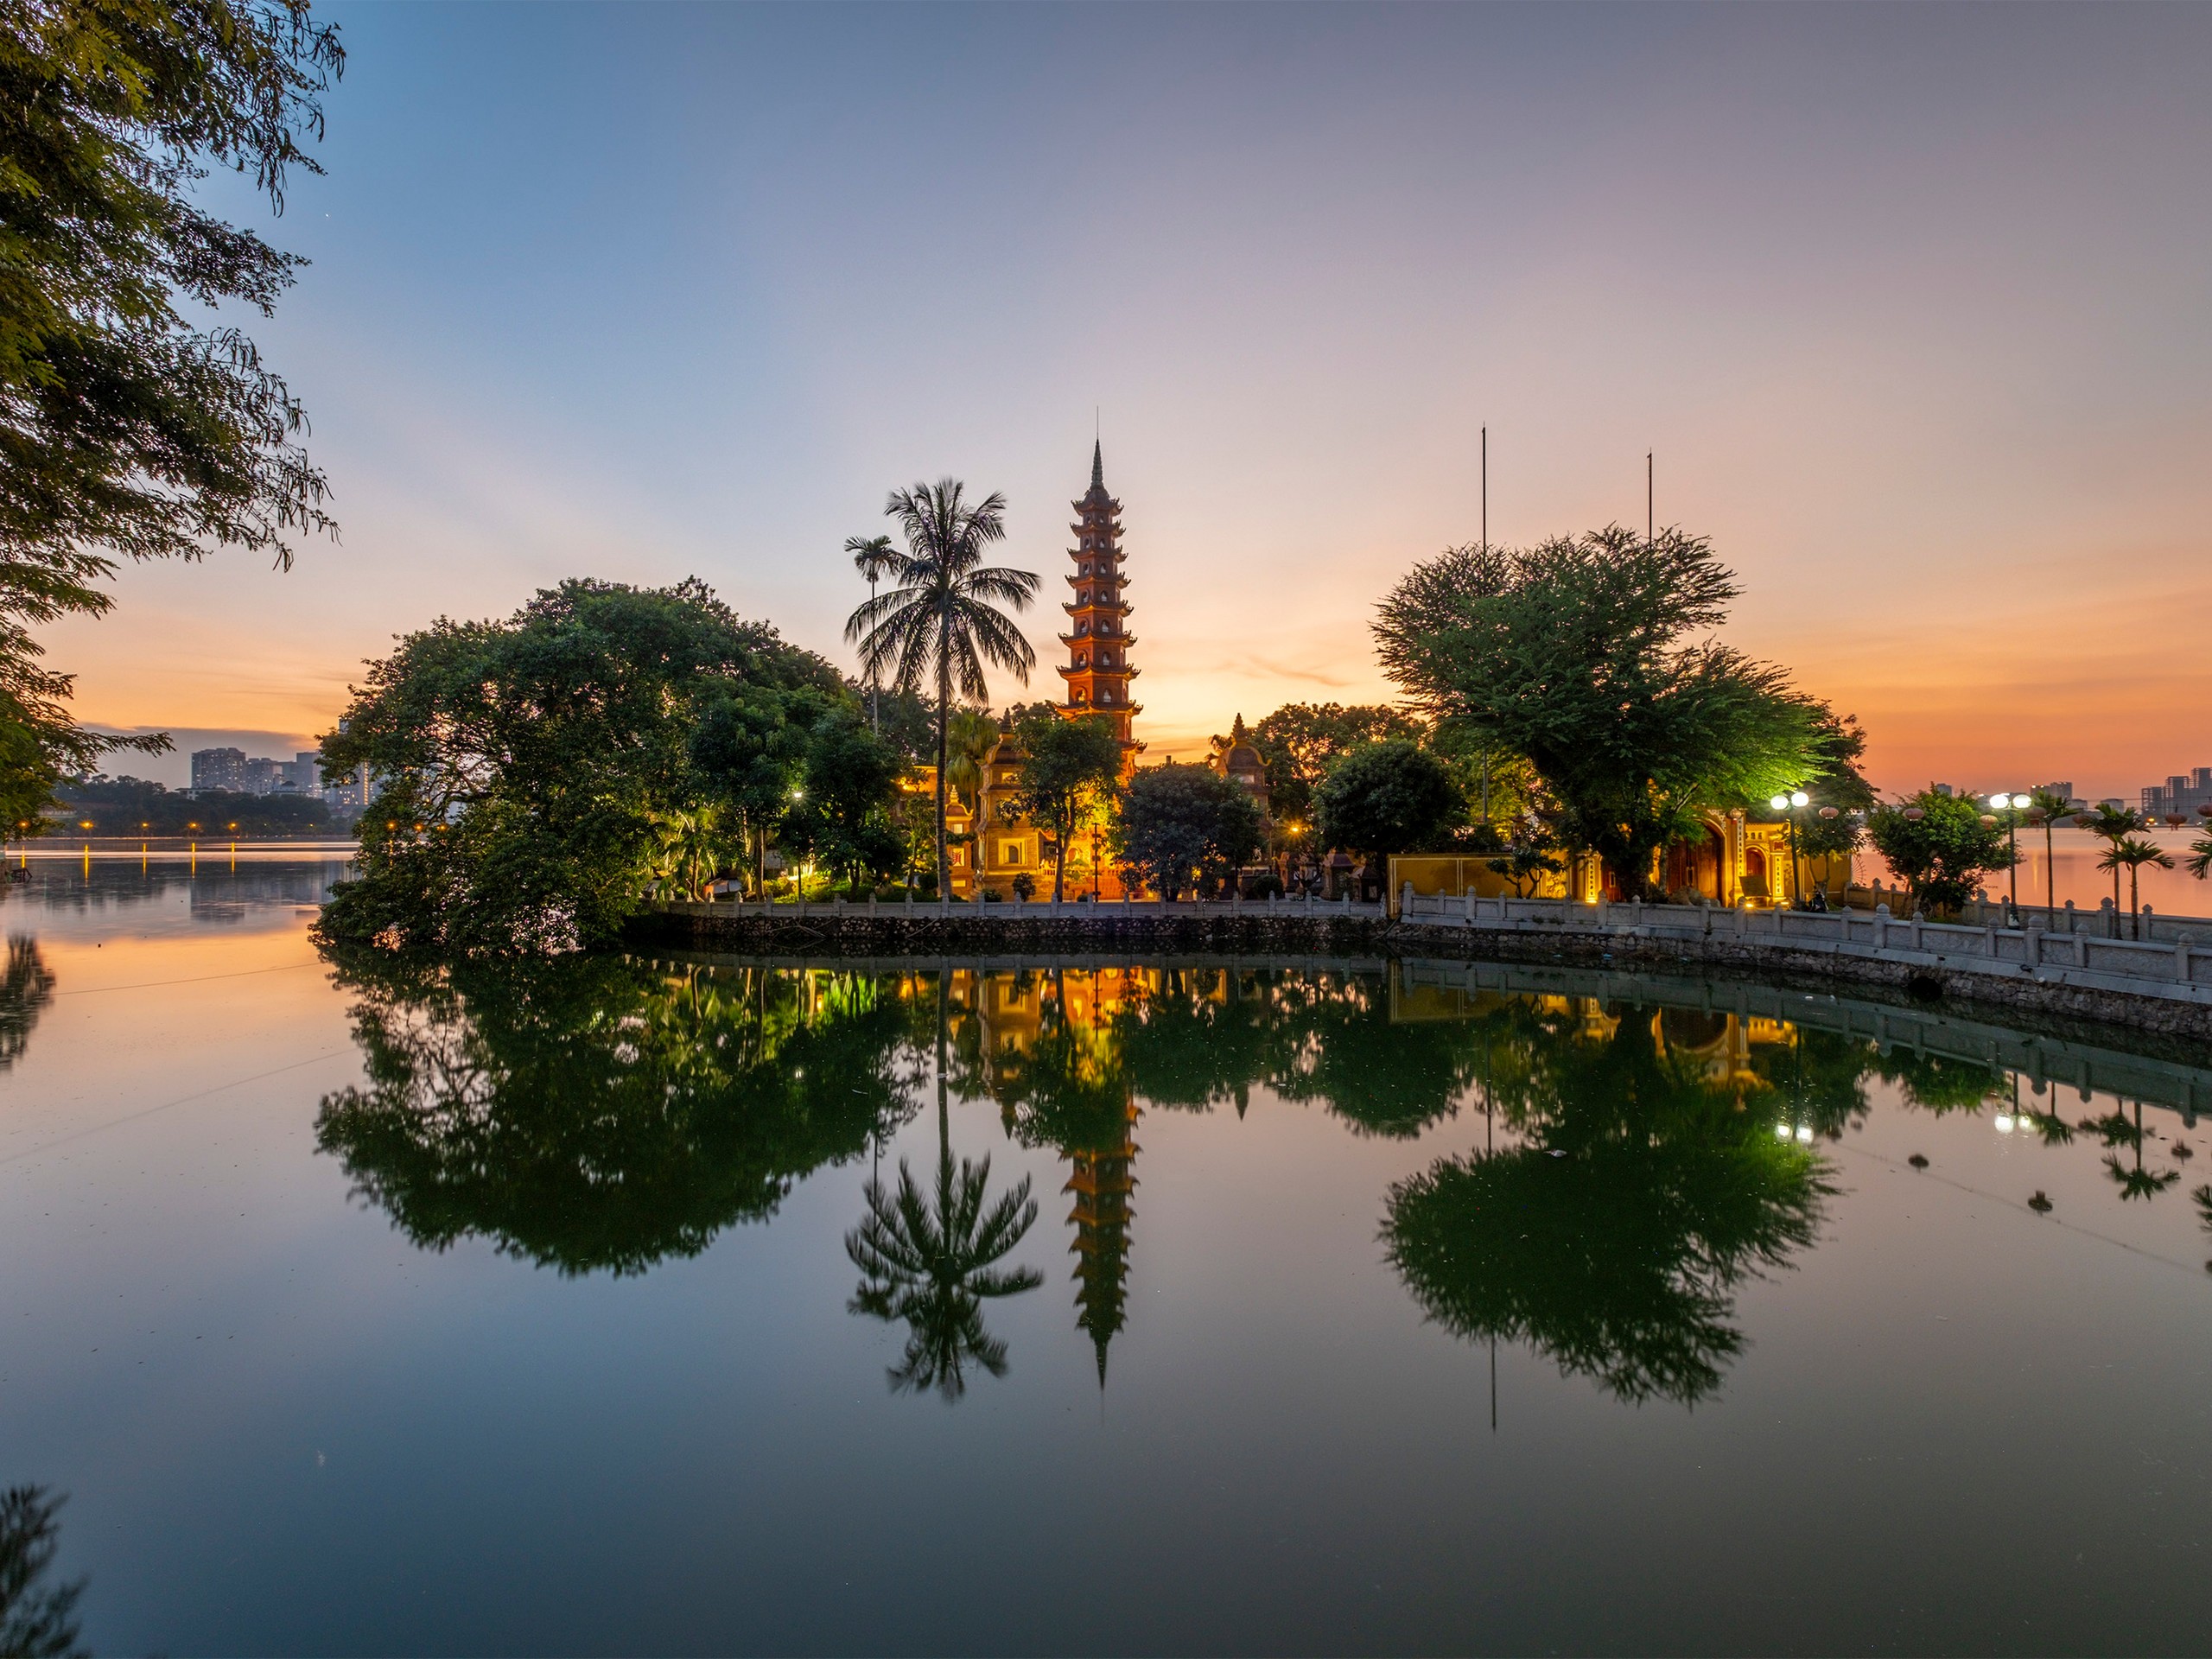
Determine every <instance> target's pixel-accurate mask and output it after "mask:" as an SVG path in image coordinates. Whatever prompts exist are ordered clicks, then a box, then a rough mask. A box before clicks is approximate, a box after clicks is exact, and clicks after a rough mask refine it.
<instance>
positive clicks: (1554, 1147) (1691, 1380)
mask: <svg viewBox="0 0 2212 1659" xmlns="http://www.w3.org/2000/svg"><path fill="white" fill-rule="evenodd" d="M1482 1023H1483V1024H1484V1026H1486V1027H1489V1028H1491V1037H1492V1049H1491V1052H1492V1055H1493V1057H1494V1059H1495V1061H1496V1063H1497V1067H1498V1075H1497V1078H1496V1080H1494V1081H1493V1082H1492V1084H1491V1097H1492V1100H1493V1102H1494V1104H1495V1109H1497V1112H1498V1114H1499V1116H1500V1118H1501V1121H1502V1122H1503V1124H1504V1125H1505V1127H1507V1128H1509V1129H1510V1131H1511V1132H1512V1133H1513V1135H1514V1137H1515V1144H1513V1145H1512V1146H1510V1147H1508V1148H1506V1149H1503V1150H1486V1151H1482V1152H1475V1153H1470V1154H1465V1155H1464V1156H1460V1157H1450V1158H1442V1159H1439V1160H1437V1161H1436V1162H1435V1163H1434V1164H1433V1165H1432V1166H1430V1167H1429V1168H1428V1169H1427V1170H1425V1171H1423V1172H1421V1173H1420V1174H1417V1175H1415V1176H1414V1177H1412V1178H1411V1179H1408V1180H1405V1181H1402V1182H1401V1183H1399V1184H1398V1185H1396V1186H1395V1187H1394V1188H1393V1189H1392V1191H1391V1193H1390V1198H1389V1211H1388V1215H1387V1217H1386V1219H1385V1221H1384V1224H1383V1241H1384V1246H1385V1249H1386V1250H1387V1252H1388V1254H1389V1259H1390V1261H1391V1262H1392V1264H1393V1265H1394V1266H1395V1267H1396V1268H1397V1269H1398V1272H1399V1274H1401V1276H1402V1278H1403V1279H1404V1281H1405V1283H1406V1286H1407V1288H1408V1289H1409V1290H1410V1291H1411V1292H1412V1293H1413V1294H1414V1299H1415V1300H1417V1301H1419V1302H1420V1303H1421V1306H1422V1307H1423V1309H1424V1310H1426V1311H1427V1313H1428V1314H1429V1316H1430V1317H1431V1318H1433V1319H1435V1320H1436V1321H1437V1322H1438V1323H1439V1324H1440V1325H1443V1326H1444V1327H1445V1328H1446V1329H1447V1330H1449V1331H1452V1332H1454V1333H1455V1334H1457V1335H1459V1336H1462V1337H1465V1338H1470V1339H1474V1338H1497V1337H1503V1338H1506V1339H1507V1340H1509V1341H1516V1342H1524V1341H1525V1342H1528V1343H1529V1344H1533V1345H1534V1346H1535V1347H1536V1348H1538V1349H1539V1350H1541V1351H1543V1352H1544V1353H1546V1354H1548V1355H1549V1356H1550V1357H1552V1358H1553V1359H1554V1360H1555V1361H1556V1362H1557V1363H1558V1364H1559V1366H1560V1369H1561V1370H1563V1371H1567V1372H1568V1373H1570V1374H1574V1375H1580V1376H1589V1377H1592V1378H1593V1379H1595V1380H1596V1381H1598V1382H1599V1383H1601V1384H1602V1385H1603V1386H1604V1387H1605V1388H1606V1389H1609V1390H1611V1392H1612V1393H1614V1394H1615V1395H1618V1396H1619V1397H1620V1398H1622V1399H1624V1400H1627V1401H1630V1402H1643V1401H1646V1400H1650V1399H1654V1398H1667V1399H1672V1400H1677V1401H1680V1402H1683V1403H1685V1404H1689V1403H1694V1402H1697V1401H1699V1400H1701V1399H1705V1398H1707V1397H1708V1396H1710V1395H1713V1394H1714V1393H1715V1392H1717V1391H1718V1389H1719V1386H1720V1381H1721V1376H1722V1373H1723V1368H1724V1367H1725V1365H1726V1363H1727V1362H1728V1361H1729V1360H1731V1359H1732V1358H1733V1357H1735V1356H1736V1355H1737V1354H1738V1352H1739V1351H1741V1350H1742V1348H1743V1345H1744V1338H1743V1335H1742V1333H1741V1332H1739V1331H1738V1330H1737V1329H1736V1328H1735V1327H1734V1326H1733V1325H1732V1324H1731V1323H1730V1322H1729V1317H1730V1314H1731V1313H1732V1292H1733V1291H1734V1290H1735V1288H1736V1287H1738V1285H1739V1284H1740V1283H1741V1282H1742V1281H1744V1280H1745V1278H1746V1277H1747V1276H1749V1275H1750V1274H1752V1273H1754V1272H1756V1271H1758V1269H1760V1268H1775V1267H1779V1266H1781V1265H1782V1264H1783V1262H1786V1261H1787V1260H1788V1258H1789V1255H1790V1254H1791V1253H1792V1252H1793V1251H1796V1250H1800V1249H1804V1248H1806V1247H1807V1246H1808V1245H1809V1244H1810V1243H1812V1242H1813V1239H1814V1236H1815V1232H1816V1231H1817V1230H1818V1226H1819V1223H1820V1218H1821V1198H1824V1197H1825V1196H1827V1195H1828V1194H1829V1193H1830V1192H1832V1191H1833V1189H1832V1188H1831V1187H1830V1186H1829V1185H1828V1184H1827V1180H1826V1179H1825V1174H1824V1170H1823V1166H1822V1164H1821V1160H1820V1158H1819V1156H1818V1154H1815V1152H1814V1151H1812V1150H1811V1149H1810V1147H1808V1146H1807V1145H1806V1144H1804V1143H1803V1142H1802V1141H1800V1140H1799V1138H1798V1126H1801V1125H1802V1127H1803V1128H1805V1129H1806V1130H1808V1131H1814V1132H1817V1131H1818V1130H1821V1129H1826V1130H1834V1128H1836V1127H1837V1124H1838V1122H1839V1120H1840V1117H1841V1116H1843V1115H1846V1114H1848V1113H1850V1112H1853V1111H1856V1110H1859V1109H1862V1108H1863V1102H1862V1101H1861V1100H1860V1098H1859V1095H1858V1093H1857V1089H1856V1084H1857V1077H1855V1075H1853V1073H1854V1068H1853V1066H1851V1065H1849V1064H1848V1062H1847V1057H1846V1056H1845V1054H1844V1053H1843V1052H1841V1049H1842V1046H1841V1045H1840V1044H1838V1043H1830V1044H1816V1045H1810V1047H1811V1048H1812V1049H1813V1051H1814V1052H1812V1053H1811V1054H1809V1055H1808V1053H1807V1052H1805V1051H1806V1048H1807V1047H1808V1045H1802V1044H1800V1043H1798V1042H1796V1041H1795V1040H1794V1033H1793V1034H1792V1035H1793V1040H1791V1041H1789V1043H1788V1044H1787V1045H1786V1046H1785V1048H1784V1050H1783V1052H1781V1053H1778V1054H1777V1053H1769V1054H1764V1055H1760V1056H1759V1057H1758V1060H1759V1061H1761V1062H1764V1065H1758V1064H1754V1063H1753V1056H1752V1055H1751V1052H1749V1051H1748V1048H1747V1046H1745V1045H1744V1044H1742V1043H1740V1042H1738V1040H1736V1039H1738V1036H1739V1035H1740V1034H1741V1033H1738V1032H1737V1031H1736V1030H1735V1029H1734V1021H1733V1016H1726V1017H1724V1018H1723V1019H1721V1020H1719V1021H1717V1022H1713V1023H1716V1024H1717V1025H1718V1027H1719V1028H1718V1029H1717V1030H1714V1031H1713V1032H1711V1033H1709V1034H1708V1033H1707V1032H1706V1031H1703V1030H1700V1029H1697V1028H1696V1027H1695V1026H1694V1024H1693V1023H1692V1022H1691V1021H1689V1020H1681V1019H1677V1020H1674V1021H1673V1022H1671V1023H1672V1026H1673V1029H1671V1030H1670V1029H1669V1026H1670V1021H1669V1019H1668V1017H1667V1016H1666V1015H1665V1014H1662V1012H1661V1011H1659V1010H1657V1009H1649V1008H1637V1007H1629V1008H1624V1009H1621V1010H1619V1011H1618V1012H1617V1013H1612V1014H1608V1013H1605V1012H1603V1011H1601V1010H1599V1009H1595V1008H1588V1007H1585V1008H1575V1007H1572V1006H1571V1005H1567V1004H1566V1003H1564V1002H1563V1001H1560V1000H1554V999H1544V1000H1540V1001H1529V1000H1514V1001H1506V1002H1503V1003H1502V1004H1500V1005H1497V1006H1495V1007H1491V1008H1489V1009H1487V1010H1485V1011H1484V1014H1483V1018H1482ZM1685 1026H1689V1027H1690V1029H1689V1030H1688V1031H1687V1032H1686V1031H1685V1030H1684V1029H1683V1027H1685ZM1773 1071H1780V1072H1782V1073H1783V1074H1785V1075H1784V1076H1783V1077H1775V1076H1772V1075H1768V1073H1770V1072H1773ZM1785 1087H1786V1088H1787V1089H1788V1090H1789V1091H1790V1092H1789V1095H1788V1096H1787V1103H1788V1105H1789V1108H1790V1110H1789V1112H1788V1114H1786V1115H1785V1116H1783V1118H1782V1119H1781V1120H1779V1122H1777V1119H1776V1117H1775V1116H1774V1115H1773V1114H1772V1113H1770V1112H1768V1111H1757V1112H1754V1111H1751V1110H1747V1109H1746V1108H1747V1105H1748V1104H1749V1103H1750V1102H1751V1099H1752V1098H1754V1097H1755V1096H1773V1095H1775V1094H1777V1093H1778V1092H1779V1091H1780V1090H1783V1088H1785ZM1793 1120H1794V1122H1793ZM1777 1128H1781V1129H1782V1130H1783V1134H1782V1135H1777V1133H1776V1129H1777ZM1807 1139H1808V1140H1809V1139H1810V1134H1809V1133H1808V1135H1807Z"/></svg>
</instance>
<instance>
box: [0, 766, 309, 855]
mask: <svg viewBox="0 0 2212 1659" xmlns="http://www.w3.org/2000/svg"><path fill="white" fill-rule="evenodd" d="M55 792H56V794H57V795H58V796H59V798H60V808H61V810H60V812H59V813H57V814H55V815H54V817H53V818H52V820H51V826H50V827H51V828H53V829H54V830H56V831H58V832H60V833H62V834H74V835H85V836H139V835H143V836H183V837H187V838H190V837H193V836H200V837H204V838H207V839H214V838H217V837H220V838H222V839H224V840H229V839H231V838H232V837H233V836H235V837H237V838H238V839H241V840H243V839H245V838H246V837H249V836H251V837H254V838H257V839H259V838H266V837H270V836H323V835H329V834H332V833H333V832H334V831H335V830H336V829H338V827H339V826H338V823H337V822H336V817H335V815H334V814H333V813H332V811H331V810H330V808H329V807H328V806H327V805H326V804H324V803H323V802H322V801H321V800H320V799H318V798H315V797H314V796H311V795H247V794H244V793H241V792H239V791H235V790H227V789H203V790H197V791H193V792H192V793H190V794H187V793H185V792H183V791H177V790H172V789H170V788H169V787H168V785H166V784H158V783H151V782H149V781H148V780H147V779H143V778H130V777H123V778H106V777H100V776H97V775H95V776H93V777H91V778H76V779H70V780H69V781H67V783H64V784H62V785H60V788H59V789H58V790H57V791H55ZM16 828H17V829H18V831H19V832H20V826H16Z"/></svg>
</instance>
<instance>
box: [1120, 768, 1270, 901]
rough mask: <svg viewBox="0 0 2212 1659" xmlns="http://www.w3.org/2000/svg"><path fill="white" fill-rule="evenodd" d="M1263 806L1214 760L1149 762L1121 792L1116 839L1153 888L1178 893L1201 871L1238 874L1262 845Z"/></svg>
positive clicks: (1165, 894) (1127, 863)
mask: <svg viewBox="0 0 2212 1659" xmlns="http://www.w3.org/2000/svg"><path fill="white" fill-rule="evenodd" d="M1261 827H1262V819H1261V817H1260V804H1259V803H1258V802H1257V801H1255V800H1254V799H1253V798H1252V797H1251V796H1250V795H1249V794H1247V793H1246V792H1245V790H1244V786H1243V785H1242V784H1240V783H1238V782H1237V781H1236V779H1233V778H1225V777H1224V776H1223V775H1222V774H1221V773H1219V772H1216V771H1215V770H1214V769H1213V768H1212V767H1211V766H1178V765H1176V764H1174V763H1173V762H1172V761H1171V762H1169V763H1168V764H1167V765H1166V766H1147V767H1146V768H1144V769H1143V770H1142V771H1141V772H1138V773H1137V775H1136V776H1135V778H1133V779H1130V780H1129V783H1128V787H1127V788H1125V789H1124V790H1123V791H1122V812H1121V817H1120V820H1119V821H1118V822H1117V823H1116V825H1115V831H1114V845H1115V850H1116V853H1117V854H1118V855H1119V856H1120V858H1121V860H1122V863H1123V864H1124V865H1125V866H1127V867H1128V868H1133V869H1135V870H1139V871H1141V872H1142V873H1143V875H1144V879H1145V880H1146V881H1147V884H1149V885H1150V886H1151V887H1152V888H1153V890H1154V892H1156V893H1159V894H1160V896H1161V897H1162V898H1166V899H1174V898H1176V897H1177V896H1179V894H1180V893H1182V891H1183V889H1184V888H1185V887H1188V886H1190V885H1191V882H1192V878H1193V877H1195V876H1199V875H1201V874H1205V875H1213V876H1217V877H1218V876H1219V875H1222V874H1234V873H1235V872H1236V871H1237V870H1239V869H1242V868H1243V866H1244V865H1246V864H1248V863H1249V862H1250V861H1251V860H1252V858H1253V856H1254V855H1255V854H1256V853H1257V852H1258V851H1259V849H1260V842H1261Z"/></svg>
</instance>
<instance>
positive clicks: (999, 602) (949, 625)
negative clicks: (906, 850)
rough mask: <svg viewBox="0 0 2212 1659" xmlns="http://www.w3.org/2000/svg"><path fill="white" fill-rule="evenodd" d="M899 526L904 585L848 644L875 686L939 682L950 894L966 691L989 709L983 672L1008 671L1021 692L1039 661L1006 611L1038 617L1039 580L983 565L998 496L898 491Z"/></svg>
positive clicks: (940, 779) (997, 528)
mask: <svg viewBox="0 0 2212 1659" xmlns="http://www.w3.org/2000/svg"><path fill="white" fill-rule="evenodd" d="M884 512H885V514H886V515H887V516H888V517H890V518H894V519H896V520H897V521H898V524H899V534H900V535H901V536H903V537H905V538H906V552H905V553H903V554H900V555H898V556H897V558H898V563H897V564H896V566H895V567H894V568H893V569H892V570H891V572H890V573H889V574H890V575H891V576H892V579H893V581H895V582H897V583H898V586H897V587H895V588H893V589H892V590H891V591H890V592H889V593H887V594H882V595H881V596H880V597H878V598H874V599H871V600H869V601H868V603H867V604H865V605H863V606H861V607H860V609H858V610H856V611H855V612H854V613H852V615H851V616H850V617H849V619H848V620H846V623H845V638H846V639H849V640H854V641H856V642H858V644H859V645H860V648H861V669H862V670H863V671H865V672H866V673H867V674H868V677H870V679H871V680H880V679H881V678H882V677H884V675H885V671H889V676H890V679H891V681H892V683H893V684H894V685H896V686H897V687H898V688H899V690H902V691H912V690H917V689H918V688H919V687H920V686H921V685H922V684H923V683H924V682H925V680H933V681H934V682H935V685H936V690H937V881H938V891H939V892H940V893H943V892H944V891H946V890H947V887H946V882H947V870H946V864H945V840H944V791H945V788H946V785H947V783H948V781H949V780H948V779H947V777H946V768H947V766H948V765H949V764H950V754H949V753H948V750H949V745H950V733H951V721H952V695H953V693H954V692H955V691H956V690H957V691H958V692H959V694H960V695H961V696H963V697H967V698H969V699H971V700H972V701H974V702H982V701H983V700H984V698H985V697H986V696H988V695H989V692H990V687H989V685H988V683H987V682H986V681H985V679H984V677H983V665H984V664H986V663H989V664H992V665H993V666H994V667H997V668H1001V669H1004V670H1005V671H1007V672H1008V673H1010V674H1012V675H1013V676H1014V678H1015V679H1017V680H1019V681H1020V682H1021V683H1024V684H1027V683H1028V680H1029V671H1030V670H1031V669H1032V668H1033V667H1034V666H1035V665H1036V662H1037V653H1036V652H1034V651H1033V650H1032V649H1031V648H1030V645H1029V641H1028V640H1027V639H1024V638H1023V637H1022V634H1021V630H1020V629H1019V628H1017V627H1016V626H1014V622H1013V620H1011V619H1010V618H1009V617H1007V615H1005V614H1004V613H1002V612H1001V610H1000V609H999V607H1001V606H1007V607H1011V608H1012V609H1014V610H1017V611H1023V610H1027V609H1028V608H1029V601H1031V600H1033V599H1034V598H1035V597H1036V596H1037V588H1038V578H1037V575H1036V573H1035V572H1033V571H1029V570H1014V569H1006V568H1003V567H1000V566H993V565H986V564H985V563H983V550H984V549H985V548H987V547H988V546H989V545H990V544H991V543H994V542H997V541H1002V540H1004V539H1005V537H1006V498H1005V497H1004V496H1002V495H1000V494H998V493H996V492H995V491H994V492H993V493H991V494H989V495H987V496H985V497H984V498H983V499H982V500H981V501H978V502H976V504H975V505H972V506H971V505H969V502H968V499H967V494H966V490H965V486H963V485H962V484H961V483H960V481H959V480H957V479H950V478H945V479H939V480H938V481H937V482H936V483H935V484H917V485H916V486H914V487H913V488H912V489H911V490H893V492H892V493H891V499H890V501H889V502H888V503H887V505H885V507H884Z"/></svg>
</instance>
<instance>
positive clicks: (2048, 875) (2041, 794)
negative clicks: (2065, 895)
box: [2028, 789, 2074, 918]
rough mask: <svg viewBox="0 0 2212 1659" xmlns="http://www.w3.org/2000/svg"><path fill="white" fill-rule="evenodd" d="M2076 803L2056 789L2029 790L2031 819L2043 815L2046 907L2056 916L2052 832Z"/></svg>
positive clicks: (2056, 890) (2056, 898) (2055, 875)
mask: <svg viewBox="0 0 2212 1659" xmlns="http://www.w3.org/2000/svg"><path fill="white" fill-rule="evenodd" d="M2073 805H2074V803H2073V802H2071V801H2069V800H2068V799H2067V798H2066V797H2064V796H2063V795H2062V794H2060V793H2059V792H2058V791H2056V790H2051V789H2036V790H2031V791H2028V812H2029V821H2030V822H2031V823H2032V822H2034V815H2035V814H2037V813H2038V812H2040V813H2041V814H2042V815H2043V881H2044V909H2045V910H2047V911H2049V912H2050V913H2051V915H2052V916H2053V917H2054V918H2055V917H2056V915H2057V914H2058V865H2057V862H2056V858H2055V856H2054V855H2053V853H2052V850H2051V840H2050V832H2051V830H2052V829H2053V828H2054V827H2055V826H2056V824H2057V823H2058V820H2059V818H2060V817H2062V816H2063V814H2065V813H2066V812H2068V811H2069V810H2072V808H2073Z"/></svg>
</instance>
